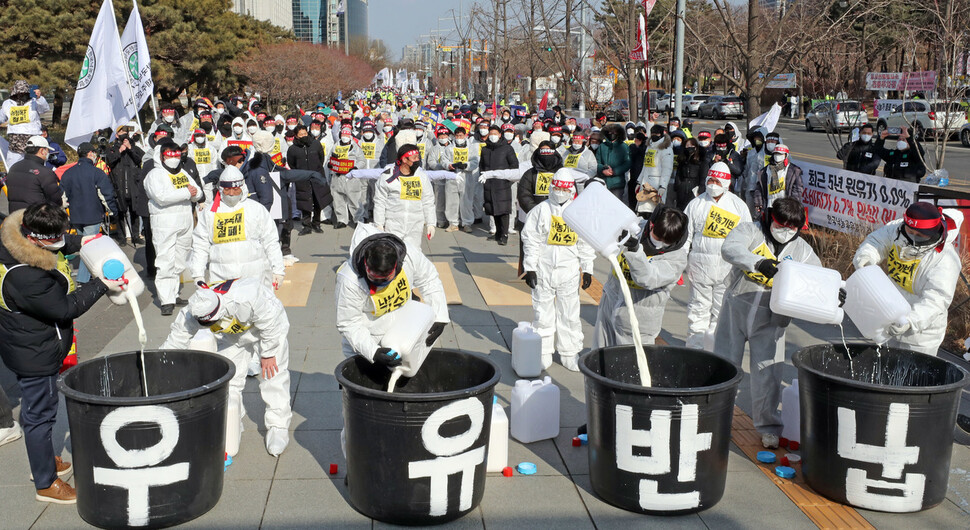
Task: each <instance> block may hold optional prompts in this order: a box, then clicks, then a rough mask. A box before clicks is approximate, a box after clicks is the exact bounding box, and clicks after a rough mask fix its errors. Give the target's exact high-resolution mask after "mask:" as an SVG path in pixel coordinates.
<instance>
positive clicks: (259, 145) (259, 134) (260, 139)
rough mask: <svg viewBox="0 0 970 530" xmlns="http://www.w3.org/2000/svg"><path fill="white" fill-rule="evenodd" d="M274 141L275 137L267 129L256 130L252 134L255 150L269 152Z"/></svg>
mask: <svg viewBox="0 0 970 530" xmlns="http://www.w3.org/2000/svg"><path fill="white" fill-rule="evenodd" d="M275 143H276V139H275V138H273V133H271V132H269V131H256V133H255V134H253V147H255V148H256V151H257V152H260V153H269V152H270V151H272V150H273V145H274V144H275Z"/></svg>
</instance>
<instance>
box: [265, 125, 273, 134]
mask: <svg viewBox="0 0 970 530" xmlns="http://www.w3.org/2000/svg"><path fill="white" fill-rule="evenodd" d="M263 130H264V131H266V132H268V133H272V132H276V127H275V126H273V127H263Z"/></svg>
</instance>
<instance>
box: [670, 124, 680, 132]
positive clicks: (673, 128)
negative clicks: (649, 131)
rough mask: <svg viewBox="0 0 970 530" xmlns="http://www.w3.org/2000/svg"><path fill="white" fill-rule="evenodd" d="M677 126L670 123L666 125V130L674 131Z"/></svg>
mask: <svg viewBox="0 0 970 530" xmlns="http://www.w3.org/2000/svg"><path fill="white" fill-rule="evenodd" d="M679 128H680V127H677V126H676V125H671V126H670V127H667V130H668V131H670V132H674V131H676V130H677V129H679Z"/></svg>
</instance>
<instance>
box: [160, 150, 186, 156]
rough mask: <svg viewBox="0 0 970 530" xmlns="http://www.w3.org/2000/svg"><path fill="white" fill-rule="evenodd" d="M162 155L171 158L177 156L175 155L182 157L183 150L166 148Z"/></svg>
mask: <svg viewBox="0 0 970 530" xmlns="http://www.w3.org/2000/svg"><path fill="white" fill-rule="evenodd" d="M162 156H167V157H169V158H175V157H178V158H182V151H176V150H166V151H165V152H163V153H162Z"/></svg>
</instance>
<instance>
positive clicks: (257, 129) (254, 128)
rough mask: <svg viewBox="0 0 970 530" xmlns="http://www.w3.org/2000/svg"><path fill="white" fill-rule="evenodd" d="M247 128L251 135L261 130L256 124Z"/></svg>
mask: <svg viewBox="0 0 970 530" xmlns="http://www.w3.org/2000/svg"><path fill="white" fill-rule="evenodd" d="M246 130H247V131H248V132H249V134H250V135H253V134H256V133H257V132H258V131H259V128H258V127H256V126H252V127H246Z"/></svg>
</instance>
